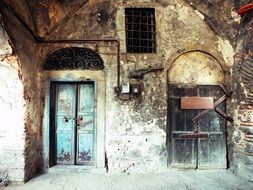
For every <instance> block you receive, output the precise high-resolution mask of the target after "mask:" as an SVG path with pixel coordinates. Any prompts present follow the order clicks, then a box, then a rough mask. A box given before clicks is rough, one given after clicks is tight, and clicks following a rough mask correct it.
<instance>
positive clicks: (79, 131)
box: [44, 47, 105, 168]
mask: <svg viewBox="0 0 253 190" xmlns="http://www.w3.org/2000/svg"><path fill="white" fill-rule="evenodd" d="M103 68H104V62H103V60H102V58H101V57H100V55H99V54H98V53H96V52H95V51H93V50H91V49H88V48H81V47H69V48H63V49H59V50H57V51H54V52H52V53H50V54H49V55H48V57H47V59H46V62H45V64H44V70H45V72H46V73H47V76H48V81H49V105H48V112H49V117H48V134H49V138H48V139H49V140H48V141H49V143H48V146H49V148H48V149H49V165H50V166H54V165H85V166H92V167H96V168H102V167H104V163H105V158H104V152H105V150H104V128H105V126H104V117H105V113H104V110H105V105H104V102H105V101H104V100H105V94H104V92H105V89H104V86H105V85H104V82H105V79H104V73H103V71H102V69H103ZM45 131H47V130H45ZM98 137H99V138H98Z"/></svg>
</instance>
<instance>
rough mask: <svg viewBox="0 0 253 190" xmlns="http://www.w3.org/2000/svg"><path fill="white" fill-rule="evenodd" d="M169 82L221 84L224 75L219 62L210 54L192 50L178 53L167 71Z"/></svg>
mask: <svg viewBox="0 0 253 190" xmlns="http://www.w3.org/2000/svg"><path fill="white" fill-rule="evenodd" d="M168 79H169V83H170V84H199V85H201V84H202V85H207V84H208V85H215V84H223V83H224V81H225V76H224V73H223V71H222V67H221V65H220V63H219V62H218V61H217V60H216V59H215V58H214V57H213V56H211V55H209V54H207V53H204V52H201V51H192V52H187V53H184V54H182V55H180V56H179V57H178V58H177V59H176V60H175V61H174V62H173V64H172V65H171V67H170V69H169V72H168Z"/></svg>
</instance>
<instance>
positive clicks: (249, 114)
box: [233, 11, 253, 181]
mask: <svg viewBox="0 0 253 190" xmlns="http://www.w3.org/2000/svg"><path fill="white" fill-rule="evenodd" d="M252 18H253V13H252V11H251V12H249V13H248V14H247V15H244V16H243V19H242V22H241V24H240V26H239V30H238V37H237V49H236V54H235V65H234V75H233V77H234V83H233V87H234V91H235V95H234V97H235V98H234V110H235V121H236V122H235V131H234V142H235V152H234V154H235V161H234V163H235V170H236V172H237V173H238V174H239V175H241V176H243V177H245V178H247V179H248V180H251V181H252V177H253V86H252V84H253V40H252V39H253V33H252V31H253V30H252V26H253V19H252Z"/></svg>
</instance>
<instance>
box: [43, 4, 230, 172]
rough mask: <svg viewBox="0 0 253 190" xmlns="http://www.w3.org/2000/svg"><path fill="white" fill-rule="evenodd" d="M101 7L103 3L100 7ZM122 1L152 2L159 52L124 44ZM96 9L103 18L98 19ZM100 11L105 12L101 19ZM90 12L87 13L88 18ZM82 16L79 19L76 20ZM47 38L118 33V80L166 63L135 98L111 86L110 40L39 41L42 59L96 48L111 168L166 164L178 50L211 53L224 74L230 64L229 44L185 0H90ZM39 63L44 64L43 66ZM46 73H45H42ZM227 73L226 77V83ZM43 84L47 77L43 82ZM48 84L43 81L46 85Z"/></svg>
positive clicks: (138, 169)
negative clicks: (171, 78)
mask: <svg viewBox="0 0 253 190" xmlns="http://www.w3.org/2000/svg"><path fill="white" fill-rule="evenodd" d="M103 7H107V9H104V8H103ZM125 7H154V8H155V10H156V23H157V27H156V28H157V35H156V39H157V53H155V54H130V53H126V49H125V21H124V20H125V15H124V9H125ZM99 13H100V14H101V15H102V19H101V22H97V19H98V16H97V15H99ZM103 16H105V18H104V19H103ZM88 18H89V19H88ZM80 20H81V21H83V22H81V23H80ZM45 38H46V39H51V40H55V39H57V40H65V39H76V40H78V39H79V40H81V39H98V40H99V39H104V38H106V39H115V38H116V39H119V41H120V44H121V46H120V65H121V73H120V74H121V82H130V81H132V82H135V80H134V79H130V78H129V74H130V72H133V71H135V70H138V69H143V68H148V67H150V66H151V67H152V68H155V67H164V68H165V71H164V72H163V73H149V74H147V75H145V76H144V79H143V80H142V81H141V83H142V85H143V92H142V96H141V98H137V99H135V100H129V101H123V100H119V99H118V98H117V97H116V95H115V92H114V87H115V86H116V78H117V62H116V53H117V49H116V44H115V43H114V42H110V43H109V42H92V43H90V42H89V43H88V42H82V43H76V44H75V43H71V44H70V43H56V44H48V45H47V44H42V45H41V50H42V51H41V60H42V62H41V64H42V65H43V60H45V58H46V55H47V54H48V53H49V52H51V51H54V50H56V49H59V48H63V47H69V46H80V47H88V48H91V49H94V50H96V51H97V52H98V53H99V54H100V55H101V56H102V58H103V60H104V62H105V72H106V79H105V80H106V108H105V109H106V122H105V124H106V155H107V159H108V169H109V172H127V173H128V172H154V171H162V170H166V168H167V150H166V146H167V145H166V130H167V109H168V108H167V91H166V89H167V70H168V69H169V68H170V65H171V64H172V63H173V60H174V59H176V58H177V57H178V56H179V55H181V54H183V53H185V52H188V51H195V50H200V51H204V52H207V53H209V54H211V55H212V56H214V57H215V58H216V59H217V60H218V62H219V63H220V64H221V67H222V69H223V70H224V72H225V75H226V77H227V76H228V75H229V72H230V69H231V67H232V65H233V48H232V45H231V44H230V42H229V41H227V40H225V39H223V38H222V37H221V36H218V35H217V34H216V33H215V32H214V31H213V30H212V29H211V28H210V27H209V26H208V24H206V22H205V21H204V17H203V15H201V14H200V13H199V12H197V11H196V10H194V9H193V8H192V7H191V6H189V5H188V4H187V3H185V2H184V1H171V2H167V3H162V2H160V1H159V2H153V1H138V2H137V1H115V2H113V1H106V2H104V1H92V2H89V3H87V4H86V5H85V6H83V7H81V8H80V9H79V10H78V11H77V12H76V13H74V14H73V15H72V17H70V18H69V19H67V20H66V21H64V24H60V25H58V26H57V27H56V28H54V31H53V32H52V33H50V34H49V35H48V36H45ZM41 67H42V66H41ZM46 77H47V76H46V75H45V78H46ZM229 82H230V81H229V77H227V80H226V83H229ZM45 84H46V83H45ZM44 88H46V86H44Z"/></svg>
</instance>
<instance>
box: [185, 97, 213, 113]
mask: <svg viewBox="0 0 253 190" xmlns="http://www.w3.org/2000/svg"><path fill="white" fill-rule="evenodd" d="M213 108H214V105H213V98H212V97H182V98H181V109H200V110H202V109H204V110H212V109H213Z"/></svg>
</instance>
